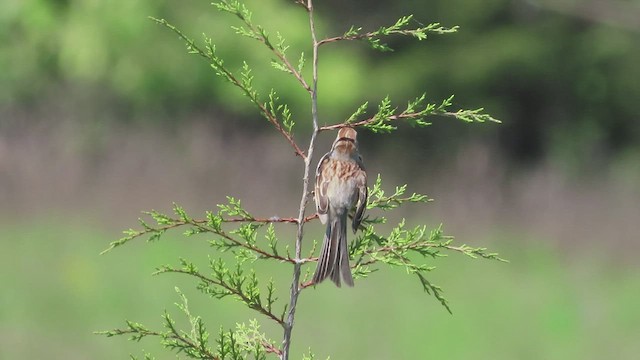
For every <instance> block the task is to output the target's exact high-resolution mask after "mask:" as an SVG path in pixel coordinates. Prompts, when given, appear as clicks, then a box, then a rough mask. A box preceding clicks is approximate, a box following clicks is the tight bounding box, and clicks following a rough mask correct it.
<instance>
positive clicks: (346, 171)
mask: <svg viewBox="0 0 640 360" xmlns="http://www.w3.org/2000/svg"><path fill="white" fill-rule="evenodd" d="M356 136H357V133H356V131H355V130H354V129H353V128H350V127H344V128H341V129H340V130H339V131H338V136H337V137H336V140H335V141H334V142H333V145H332V147H331V151H329V152H328V153H326V154H325V155H324V156H323V157H322V158H321V159H320V162H319V163H318V168H317V169H316V186H315V202H316V210H317V212H318V216H319V217H320V221H321V222H322V223H323V224H327V230H326V233H325V236H324V241H323V243H322V250H321V252H320V256H319V258H318V267H317V268H316V272H315V274H314V275H313V283H314V284H317V283H320V282H321V281H323V280H324V279H326V278H327V277H330V278H331V281H333V282H334V283H335V284H336V285H337V286H340V284H341V279H342V280H343V281H344V283H345V284H347V285H348V286H353V277H352V275H351V268H350V266H349V250H348V248H347V215H348V214H349V211H350V210H351V209H352V208H354V207H355V214H354V216H353V222H352V228H353V232H354V233H355V232H356V231H357V230H358V226H359V225H360V222H361V221H362V218H363V216H364V211H365V208H366V206H367V173H366V172H365V169H364V165H363V164H362V157H361V156H360V154H359V153H358V141H357V139H356Z"/></svg>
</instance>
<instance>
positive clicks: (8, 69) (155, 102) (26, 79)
mask: <svg viewBox="0 0 640 360" xmlns="http://www.w3.org/2000/svg"><path fill="white" fill-rule="evenodd" d="M247 3H248V6H249V7H250V8H251V9H252V10H253V11H254V13H255V17H256V22H259V23H261V24H264V25H265V27H266V29H267V30H271V31H273V30H275V29H282V31H283V36H284V37H285V38H287V39H288V41H289V45H290V46H291V48H290V50H289V52H290V54H291V57H292V58H295V57H296V56H293V54H299V53H300V52H305V53H307V54H308V53H309V50H310V49H309V46H308V36H309V34H308V33H307V31H299V29H302V28H306V25H305V24H306V18H305V14H304V11H302V10H301V9H299V8H298V7H297V6H295V5H293V4H292V1H285V0H260V1H258V0H252V1H247ZM564 3H565V2H564V1H561V2H559V3H558V4H564ZM546 4H549V2H548V1H542V0H540V1H524V0H492V1H484V2H474V1H469V0H466V1H463V0H455V1H444V0H434V1H429V2H422V3H420V4H416V3H415V2H411V1H408V0H401V1H395V2H389V1H371V0H370V1H366V2H365V1H362V0H361V1H350V2H349V3H348V4H345V3H343V2H341V1H337V0H331V1H326V2H323V3H322V4H319V6H318V9H317V10H318V12H319V16H320V20H321V21H319V24H318V28H319V33H320V34H321V36H323V37H324V36H326V37H329V36H334V35H338V34H340V33H342V32H343V31H346V30H348V29H349V27H350V26H351V25H356V26H363V27H364V29H365V30H374V29H377V28H378V27H380V26H382V25H390V24H387V23H386V22H385V21H386V20H384V19H394V18H398V17H400V16H402V15H407V14H409V13H413V14H414V15H415V17H414V19H415V20H414V21H415V22H416V24H427V23H430V22H434V21H437V22H440V23H442V24H443V25H445V26H454V25H460V26H461V29H460V31H459V32H458V33H457V34H456V35H452V36H443V37H432V38H429V39H427V40H426V41H425V42H420V43H416V42H412V41H407V40H405V39H400V38H392V39H391V42H390V45H391V47H393V48H394V49H395V50H396V54H395V56H390V54H387V53H378V52H375V51H373V50H371V49H370V48H369V47H368V46H367V45H366V44H364V43H363V44H361V45H360V46H356V47H353V46H344V45H342V44H336V45H335V46H328V47H326V48H323V49H322V51H323V57H322V62H321V64H320V67H321V68H320V71H321V74H320V78H321V79H322V81H321V83H320V84H319V90H320V97H319V102H320V115H321V119H323V120H321V122H323V123H325V122H326V123H330V122H335V121H337V120H342V119H346V118H347V117H348V115H349V114H351V113H352V112H353V110H355V108H356V107H357V105H358V104H361V103H362V102H363V101H371V102H373V103H377V102H379V101H380V100H381V99H383V98H384V97H385V96H386V95H391V96H392V99H393V98H396V99H400V98H412V97H415V96H419V95H420V94H422V93H423V92H425V91H426V92H427V97H428V99H429V100H431V101H441V100H443V99H446V98H447V97H448V96H449V95H451V94H454V93H455V94H456V98H455V101H456V103H454V107H464V108H477V107H485V108H486V109H487V111H488V112H490V113H492V114H494V115H495V116H496V117H497V118H500V119H503V120H505V125H504V126H501V127H499V129H496V128H492V129H489V130H487V129H484V130H481V131H480V133H481V134H485V135H484V136H491V137H494V136H497V138H496V139H494V140H498V142H499V143H500V144H501V146H502V147H503V148H504V149H505V150H507V151H505V153H506V154H508V155H510V156H513V159H518V160H528V159H529V160H531V159H538V158H540V157H543V156H559V157H561V158H562V159H563V160H569V161H571V162H570V163H569V164H572V163H576V164H577V166H580V164H581V163H584V162H594V161H595V162H596V164H595V165H593V166H596V167H597V166H598V165H599V163H598V160H599V159H607V158H608V157H609V155H611V154H616V153H618V152H619V151H626V150H628V149H629V148H631V147H633V146H634V144H637V143H638V141H639V140H640V121H639V119H638V116H639V113H638V110H637V107H636V105H635V102H636V99H638V98H640V82H638V81H637V79H639V78H640V67H638V66H637V64H638V62H639V61H640V45H639V43H638V41H637V38H638V33H637V31H638V29H639V28H636V29H635V30H634V29H633V28H630V27H623V26H616V25H608V24H616V22H615V19H613V21H611V19H607V18H606V16H607V14H610V13H615V11H613V10H615V9H616V7H617V6H618V5H619V4H621V2H607V3H605V5H604V6H606V7H609V8H610V9H607V10H611V11H602V18H598V17H597V16H595V17H592V18H591V19H589V20H586V19H585V18H584V17H581V16H580V13H579V12H578V11H577V10H576V12H575V13H572V12H571V11H570V10H569V11H565V12H562V13H560V12H554V10H552V9H551V8H550V7H548V6H547V5H546ZM567 4H569V5H570V4H572V3H571V2H568V3H567ZM630 4H631V5H629V6H628V7H629V8H630V9H636V8H633V7H632V6H633V3H630ZM554 6H556V5H554ZM567 8H568V9H571V7H570V6H569V7H567ZM576 9H578V8H577V7H576ZM636 10H637V11H638V14H640V6H638V7H637V9H636ZM220 15H221V14H219V13H218V11H217V10H215V8H213V7H212V6H210V5H209V1H189V2H178V1H167V0H153V1H151V0H136V1H131V0H112V1H109V2H104V1H97V0H57V1H53V0H21V1H17V0H8V1H3V2H2V3H0V40H2V41H1V43H0V68H2V69H3V71H1V72H0V107H7V106H29V105H30V104H33V103H34V102H36V103H37V102H38V101H41V100H42V99H43V98H44V97H46V96H51V94H52V93H53V94H55V95H54V96H64V95H65V94H67V91H69V90H68V89H70V88H72V89H74V88H75V89H81V90H80V92H82V91H83V90H82V89H93V92H91V93H92V94H93V96H94V97H98V98H99V97H106V98H108V99H116V100H117V102H116V104H117V106H119V107H124V108H126V109H131V111H130V112H127V113H126V116H118V118H121V119H131V118H138V117H145V116H144V115H145V114H147V113H154V114H158V113H159V114H163V115H164V116H165V117H166V118H167V119H170V118H179V117H176V116H175V115H179V114H185V113H190V112H193V111H197V109H211V108H215V109H219V108H222V109H224V111H225V112H230V113H234V114H236V115H238V116H239V117H241V118H248V117H251V118H254V117H255V116H256V114H255V113H254V112H253V109H251V108H250V107H248V106H246V104H245V102H244V101H243V100H242V95H241V94H240V92H239V91H235V90H234V89H229V88H228V87H227V86H226V84H224V83H223V82H222V81H219V80H218V79H216V78H215V75H214V74H213V71H211V69H210V68H208V67H207V66H206V64H203V63H202V62H200V61H198V59H195V58H194V57H189V56H187V55H185V54H184V52H183V51H181V50H182V49H181V45H182V44H181V41H180V40H178V39H176V36H175V35H174V34H171V33H169V32H167V31H164V30H162V29H160V28H159V27H158V26H157V25H156V24H154V23H153V22H152V21H149V20H147V17H148V16H154V17H157V18H166V19H167V20H169V21H171V22H172V23H174V24H176V25H177V26H179V27H181V28H182V29H183V30H184V31H185V33H189V34H194V35H197V34H200V33H202V32H204V33H205V34H206V35H207V36H210V37H212V38H213V41H214V43H215V44H217V49H218V51H219V52H220V55H221V56H224V57H225V58H226V59H227V64H228V66H229V67H230V68H231V69H238V70H239V69H240V68H241V66H242V60H244V59H246V60H247V62H248V63H249V65H250V66H251V67H252V68H253V69H254V75H255V81H254V83H255V86H256V88H257V89H258V90H259V91H261V92H262V93H267V92H268V89H269V88H271V87H275V88H276V90H278V93H279V94H281V98H282V100H283V101H287V102H289V103H290V105H291V109H292V112H293V116H294V118H299V121H298V122H299V123H301V124H303V123H307V121H304V120H306V119H307V117H309V115H308V114H307V110H306V109H307V108H308V102H309V100H308V96H307V94H306V93H305V92H304V91H302V90H300V89H298V88H297V84H296V83H295V80H294V79H292V78H290V77H287V76H281V74H280V73H279V72H278V71H277V70H276V69H273V68H272V67H271V66H270V64H268V63H266V62H264V61H262V60H261V59H263V58H264V57H265V56H266V51H267V50H261V51H256V50H255V49H256V48H255V47H253V45H254V44H252V42H251V40H250V39H245V38H242V37H239V36H233V35H229V31H228V27H229V26H231V25H234V24H235V25H237V21H234V19H230V18H228V17H224V16H220ZM327 28H331V29H342V30H341V31H338V33H329V32H327V31H325V29H327ZM196 39H197V36H196ZM262 51H265V52H262ZM406 68H410V69H411V71H398V69H406ZM72 93H73V92H71V91H69V94H72ZM47 94H49V95H47ZM69 96H71V95H69ZM89 101H91V100H89ZM394 105H398V106H402V105H403V104H394ZM115 107H116V106H114V108H115ZM114 111H115V110H114ZM147 117H148V116H147ZM440 130H442V131H440ZM477 130H478V129H472V130H470V131H471V132H476V133H477V132H478V131H477ZM452 131H455V133H453V132H452ZM460 131H461V129H460V128H459V127H457V128H455V130H452V129H450V128H447V127H446V126H445V127H444V128H443V129H439V131H437V132H433V133H437V134H438V136H437V137H436V136H435V135H433V133H430V134H427V135H426V136H427V137H426V138H425V134H424V133H422V132H421V133H420V134H419V135H417V134H415V133H410V132H407V133H406V134H405V135H406V139H407V140H409V141H410V142H409V143H412V144H414V146H417V147H418V148H419V149H420V147H421V146H422V147H424V146H425V145H424V144H425V143H429V144H432V143H433V144H441V145H442V144H444V142H443V141H442V140H441V139H442V138H446V139H447V142H448V143H451V141H453V142H454V143H455V142H456V140H455V138H456V137H459V132H460ZM464 131H467V130H464ZM496 134H497V135H496ZM418 136H419V138H418ZM425 139H426V141H425ZM457 141H462V140H457Z"/></svg>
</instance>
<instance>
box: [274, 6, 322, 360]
mask: <svg viewBox="0 0 640 360" xmlns="http://www.w3.org/2000/svg"><path fill="white" fill-rule="evenodd" d="M305 7H306V9H307V12H308V15H309V28H310V30H311V38H312V40H313V83H312V85H311V91H310V94H311V118H312V121H313V132H312V133H311V140H310V141H309V150H308V151H307V156H306V157H305V158H304V177H303V178H302V198H301V199H300V209H299V212H298V233H297V236H296V256H295V259H294V260H295V263H294V265H293V280H292V282H291V297H290V302H289V312H288V313H287V318H286V320H285V323H284V339H283V341H282V355H281V356H280V359H281V360H288V359H289V347H290V346H291V331H292V330H293V324H294V318H295V314H296V306H297V304H298V296H300V290H301V289H300V272H301V267H302V261H301V259H300V258H301V255H302V237H303V234H304V232H303V230H304V224H305V221H304V216H305V210H306V208H307V203H308V202H309V199H310V197H311V191H310V190H309V182H310V174H311V164H312V162H311V161H312V160H313V150H314V147H315V142H316V137H317V135H318V46H319V44H318V40H317V38H316V28H315V23H314V21H313V1H312V0H307V3H306V6H305Z"/></svg>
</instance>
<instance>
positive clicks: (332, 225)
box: [313, 212, 353, 287]
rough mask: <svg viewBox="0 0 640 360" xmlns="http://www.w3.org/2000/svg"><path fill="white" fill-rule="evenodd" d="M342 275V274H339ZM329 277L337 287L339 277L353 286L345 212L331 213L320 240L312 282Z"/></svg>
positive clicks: (315, 282) (318, 281) (316, 282)
mask: <svg viewBox="0 0 640 360" xmlns="http://www.w3.org/2000/svg"><path fill="white" fill-rule="evenodd" d="M341 275H342V276H341ZM327 277H331V281H333V282H334V283H335V284H336V285H337V286H338V287H340V278H341V277H342V280H344V283H345V284H347V285H348V286H353V276H351V268H350V267H349V250H348V249H347V213H346V212H344V214H331V215H330V216H329V221H328V224H327V232H326V233H325V235H324V241H323V242H322V251H321V252H320V257H319V258H318V267H317V268H316V273H315V274H314V275H313V283H314V284H318V283H320V282H321V281H323V280H324V279H326V278H327Z"/></svg>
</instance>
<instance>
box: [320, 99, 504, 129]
mask: <svg viewBox="0 0 640 360" xmlns="http://www.w3.org/2000/svg"><path fill="white" fill-rule="evenodd" d="M424 100H425V94H423V95H422V96H420V97H418V98H416V99H415V100H413V101H410V102H408V104H407V107H406V108H405V109H404V110H402V111H400V112H398V108H392V107H391V102H390V100H389V98H388V97H385V98H384V99H383V100H382V101H381V103H380V105H378V112H377V113H376V114H375V115H373V116H371V117H369V118H367V119H364V120H359V121H354V116H357V115H361V114H364V112H365V110H364V109H363V106H364V105H363V106H361V107H360V108H359V109H358V110H357V111H356V112H355V113H354V115H351V116H350V117H349V118H348V119H347V120H345V121H344V122H342V123H340V124H334V125H327V126H322V127H321V128H320V131H327V130H335V129H339V128H342V127H345V126H352V127H357V126H363V127H366V128H368V129H369V130H371V131H373V132H380V133H389V132H391V131H393V130H396V127H395V126H394V125H392V123H393V122H395V121H398V120H404V121H407V122H408V123H409V124H411V125H413V126H419V127H425V126H429V125H431V123H429V122H425V121H424V118H425V117H427V116H443V117H453V118H456V119H459V120H462V121H464V122H479V123H483V122H487V121H491V122H495V123H501V121H500V120H498V119H496V118H494V117H492V116H491V115H489V114H486V113H483V111H484V109H483V108H479V109H475V110H458V111H455V112H452V111H448V108H449V107H451V105H452V101H453V96H450V97H449V98H447V99H445V100H443V101H442V103H440V104H435V103H428V104H424ZM365 104H366V103H365Z"/></svg>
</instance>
